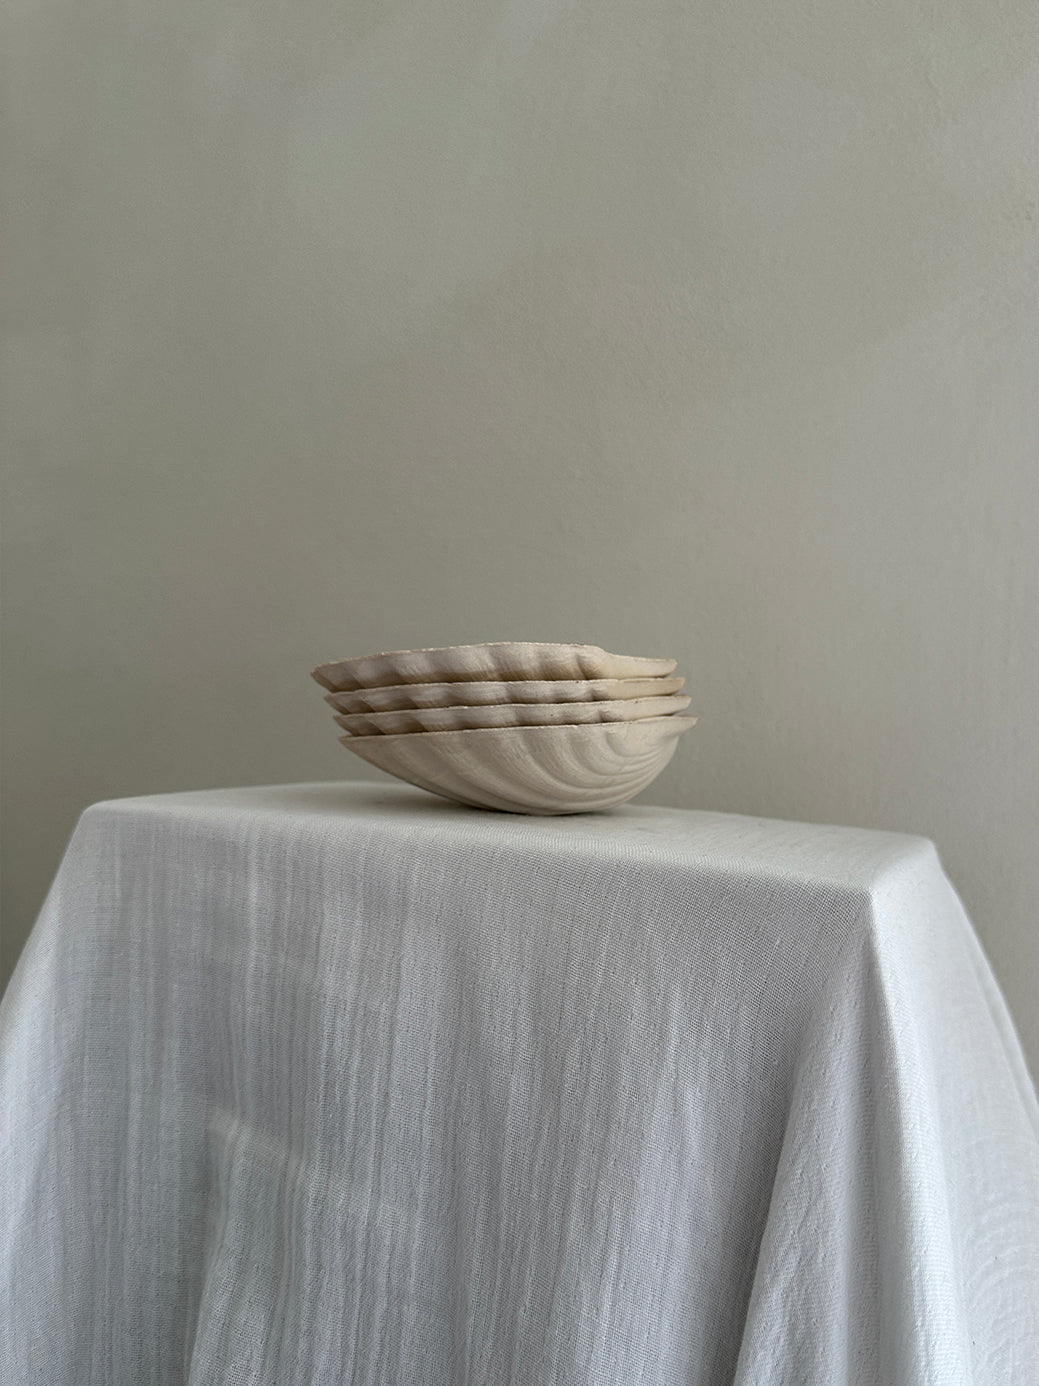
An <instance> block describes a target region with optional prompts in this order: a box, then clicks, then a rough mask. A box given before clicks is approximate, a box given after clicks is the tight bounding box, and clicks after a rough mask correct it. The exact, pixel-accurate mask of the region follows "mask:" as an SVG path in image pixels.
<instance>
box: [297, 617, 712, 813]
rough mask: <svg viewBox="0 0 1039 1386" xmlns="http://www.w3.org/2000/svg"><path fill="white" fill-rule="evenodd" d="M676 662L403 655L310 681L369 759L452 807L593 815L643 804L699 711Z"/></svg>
mask: <svg viewBox="0 0 1039 1386" xmlns="http://www.w3.org/2000/svg"><path fill="white" fill-rule="evenodd" d="M675 663H676V661H675V660H673V659H643V658H640V657H638V656H635V655H613V654H607V652H606V651H605V650H601V649H599V647H598V646H597V645H536V644H525V643H502V644H491V645H451V646H447V647H446V648H443V649H434V650H398V651H395V652H394V653H391V654H376V655H363V656H361V657H359V658H357V659H339V660H335V661H334V662H332V663H329V664H321V665H319V666H318V667H317V668H316V669H314V670H313V672H312V674H311V677H312V678H314V679H316V681H317V682H318V683H319V684H321V686H322V687H323V688H325V689H327V690H328V691H327V693H326V695H325V701H326V702H328V703H330V704H331V705H332V707H333V708H334V709H335V714H336V716H335V720H336V722H337V723H338V724H339V726H340V727H341V728H342V730H343V731H344V732H345V733H346V734H345V735H344V736H341V737H340V738H339V739H340V741H341V742H342V743H343V745H344V746H346V748H347V749H348V750H350V751H353V752H354V754H355V755H358V756H360V757H361V758H362V760H366V761H368V763H369V764H371V765H375V766H377V767H378V768H379V769H380V770H385V771H387V772H388V773H389V774H391V775H395V776H396V777H397V778H398V779H401V780H406V781H408V783H409V784H414V785H417V786H418V787H419V788H421V789H427V790H429V791H430V792H432V793H433V794H439V795H441V796H442V797H444V798H446V799H454V800H456V801H457V802H459V803H463V804H471V805H475V806H477V807H479V808H491V809H502V810H505V811H507V812H512V813H548V814H557V813H587V812H589V811H591V810H594V809H603V808H609V807H611V806H612V805H614V804H621V803H624V801H625V800H627V799H631V798H633V797H634V795H636V794H638V793H639V792H640V791H641V790H643V789H645V787H646V785H648V784H649V783H650V781H651V780H653V779H655V778H656V776H657V775H659V773H660V772H661V770H663V768H664V766H665V765H666V764H667V763H668V761H669V760H670V759H671V757H672V755H673V754H674V751H675V747H676V745H677V743H678V738H679V736H680V735H681V733H682V732H684V731H688V729H689V728H690V727H691V726H693V724H694V723H695V721H696V719H695V717H683V716H679V715H678V714H680V713H681V712H682V711H684V709H685V708H687V707H688V706H689V702H690V700H689V698H687V697H683V696H679V689H680V688H681V687H682V684H683V683H684V679H681V678H675V677H674V676H673V672H674V668H675Z"/></svg>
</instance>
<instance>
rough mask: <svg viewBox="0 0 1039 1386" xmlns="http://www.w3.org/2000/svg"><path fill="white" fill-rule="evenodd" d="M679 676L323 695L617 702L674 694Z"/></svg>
mask: <svg viewBox="0 0 1039 1386" xmlns="http://www.w3.org/2000/svg"><path fill="white" fill-rule="evenodd" d="M684 683H685V679H682V678H648V679H513V680H511V681H510V682H507V683H503V682H501V681H500V680H496V679H477V680H473V681H470V680H459V681H457V682H455V683H393V684H389V685H387V686H385V687H382V688H357V689H354V690H353V692H350V693H326V694H325V702H326V703H330V704H331V706H332V707H334V708H335V710H336V711H337V712H346V713H351V712H396V711H397V710H399V709H400V708H412V707H458V706H463V705H464V706H466V707H477V706H483V705H485V704H487V703H585V702H595V701H602V702H616V701H617V700H618V699H620V698H662V697H667V696H669V695H670V694H672V693H677V692H678V690H679V689H680V688H681V687H682V685H683V684H684Z"/></svg>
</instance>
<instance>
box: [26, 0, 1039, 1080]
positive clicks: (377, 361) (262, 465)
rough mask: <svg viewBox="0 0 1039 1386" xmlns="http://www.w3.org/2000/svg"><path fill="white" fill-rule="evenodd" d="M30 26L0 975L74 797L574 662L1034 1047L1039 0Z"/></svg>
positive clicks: (696, 782)
mask: <svg viewBox="0 0 1039 1386" xmlns="http://www.w3.org/2000/svg"><path fill="white" fill-rule="evenodd" d="M5 14H6V24H5V28H6V30H7V35H6V38H5V48H6V49H7V52H8V58H9V69H8V84H9V89H10V93H11V98H12V101H11V115H10V118H9V126H8V129H7V132H6V134H5V136H4V144H5V149H6V152H7V156H8V158H9V161H10V170H9V175H8V181H7V199H6V200H7V220H8V223H9V226H10V230H9V238H8V246H7V250H6V252H5V257H6V265H5V268H6V275H5V278H6V281H7V283H6V293H7V303H6V306H5V319H4V329H3V353H4V354H3V374H4V382H5V386H6V391H7V400H8V402H7V405H6V421H7V424H8V426H9V430H10V433H9V440H10V441H9V447H8V450H7V465H6V503H5V515H4V548H3V553H4V561H5V566H6V583H5V601H4V616H5V622H6V637H5V644H4V651H5V665H6V680H5V723H6V728H5V730H6V766H5V776H4V789H5V795H6V806H7V814H6V822H5V828H4V845H5V851H6V875H5V890H6V897H5V912H4V920H3V924H4V931H5V940H4V943H5V948H6V955H5V956H6V963H5V967H6V968H9V967H10V966H11V964H12V963H13V960H14V957H15V955H16V954H17V952H18V949H19V947H20V945H21V942H22V940H23V938H24V935H25V933H26V931H27V929H28V927H29V925H30V923H31V920H32V917H33V915H34V913H35V911H36V910H37V908H38V906H39V904H40V901H41V898H42V895H43V892H44V890H45V889H46V886H47V883H48V881H49V880H50V878H51V876H52V874H53V872H54V870H55V868H56V866H57V863H58V860H59V857H60V854H61V851H62V848H63V845H64V843H65V841H66V840H67V836H68V834H69V832H70V830H71V828H72V826H73V823H74V821H75V818H76V816H77V814H78V812H79V811H80V809H82V808H83V806H84V805H86V804H87V803H89V802H90V801H92V800H95V799H98V798H103V797H110V796H115V795H123V794H136V793H147V792H153V791H161V790H173V789H178V788H186V787H197V786H207V785H218V784H244V783H263V782H272V781H291V780H306V779H325V778H332V777H337V776H353V775H358V776H359V775H363V774H364V773H365V769H364V768H363V767H361V766H360V765H359V764H355V763H353V762H352V761H350V760H348V758H347V757H346V756H345V754H344V753H343V752H342V751H341V750H340V748H339V747H338V746H337V745H336V741H335V735H334V732H335V729H334V728H333V726H332V725H331V722H330V720H329V718H328V715H327V711H326V709H325V707H324V705H323V703H322V702H321V698H320V696H319V694H318V691H317V689H316V688H315V686H314V685H313V684H311V683H310V682H309V680H308V679H307V671H308V670H309V668H310V667H311V665H313V664H314V663H316V662H317V661H318V660H320V659H322V658H328V657H332V656H336V655H341V654H346V653H359V652H365V651H367V650H369V649H380V648H395V647H399V646H409V645H431V644H440V643H447V642H455V641H471V640H483V639H503V638H504V639H510V638H519V639H543V640H578V641H590V642H593V643H598V644H602V645H605V646H607V647H612V648H617V649H620V650H631V651H636V652H649V653H662V654H674V655H676V656H678V657H679V658H680V659H681V662H682V665H683V667H684V669H685V671H686V672H687V674H688V676H689V684H688V687H689V691H690V692H691V693H692V695H693V698H694V705H695V706H694V710H695V711H696V712H698V713H699V714H700V717H701V721H700V725H699V726H698V727H697V728H696V730H695V731H694V732H693V733H692V734H691V735H690V736H689V737H688V738H686V739H685V740H684V742H683V743H682V746H681V748H680V750H679V753H678V756H677V757H676V760H675V761H674V763H673V764H672V766H671V767H670V768H669V769H668V771H667V772H666V773H665V775H664V776H663V777H662V778H661V780H660V781H658V783H657V784H656V785H655V786H654V788H653V790H651V791H650V793H649V795H648V796H647V797H648V798H650V799H652V800H656V801H657V802H662V803H670V804H680V805H687V806H691V807H711V808H716V809H724V810H732V811H735V812H738V813H747V814H755V815H769V816H779V817H784V818H793V819H807V820H817V821H818V820H821V821H835V822H842V823H851V824H865V825H870V826H875V827H881V828H897V829H906V830H908V831H912V832H918V833H924V834H927V835H929V836H931V837H933V838H934V839H935V841H936V842H937V844H938V846H939V848H940V851H941V853H942V856H943V859H944V861H945V864H946V867H947V870H948V871H949V873H950V875H951V877H952V879H953V880H954V882H955V883H956V885H957V887H958V888H959V889H960V891H961V893H962V895H963V897H964V899H965V901H966V903H967V906H968V908H969V910H970V911H971V914H972V917H973V919H974V921H975V923H976V926H977V929H978V932H979V934H980V935H981V938H982V940H983V942H984V944H985V947H986V949H987V951H988V953H989V956H990V957H991V959H992V961H993V963H994V965H995V968H996V971H997V973H998V975H999V978H1000V980H1001V982H1002V984H1003V987H1004V989H1005V991H1006V994H1007V996H1008V998H1009V1001H1010V1003H1011V1007H1012V1009H1013V1011H1014V1013H1015V1016H1016V1019H1017V1022H1018V1025H1019V1027H1020V1029H1021V1032H1022V1035H1023V1037H1024V1038H1025V1041H1026V1044H1027V1046H1028V1048H1029V1051H1030V1054H1031V1059H1032V1063H1033V1067H1034V1068H1035V1067H1039V1008H1037V1007H1036V1006H1035V1004H1034V998H1035V995H1036V991H1037V988H1039V941H1037V934H1036V918H1037V909H1039V843H1037V827H1039V643H1037V641H1036V637H1035V626H1036V620H1035V612H1036V602H1037V588H1039V584H1037V578H1039V543H1037V522H1039V481H1037V466H1039V461H1037V454H1039V449H1037V443H1039V388H1037V387H1039V97H1037V93H1039V62H1037V59H1039V11H1037V9H1036V6H1035V4H1034V2H1033V0H1006V3H1003V4H1001V5H999V6H995V5H991V4H989V3H986V2H984V0H949V3H947V4H945V5H943V6H941V7H937V8H936V7H934V6H930V5H928V6H924V5H913V4H906V3H905V0H890V3H880V4H870V5H863V4H861V3H855V4H852V3H839V0H838V3H832V4H827V5H824V6H819V5H815V4H811V3H809V0H797V3H794V2H793V0H779V3H775V2H774V0H707V2H706V3H700V4H689V3H687V2H686V0H644V3H639V4H632V3H630V0H623V3H621V0H594V3H593V2H592V0H583V2H582V3H577V2H576V0H480V3H475V0H471V2H470V3H466V2H465V0H462V2H461V3H459V0H451V3H446V2H445V0H438V2H436V3H434V2H433V0H427V3H418V4H414V3H413V4H410V5H405V4H399V3H391V0H368V2H367V3H365V4H360V5H358V4H353V5H351V4H346V5H344V4H342V3H339V0H335V3H333V0H303V2H302V3H293V4H290V3H288V0H280V3H271V4H267V5H262V6H261V5H255V4H245V3H242V2H241V0H223V3H213V0H204V2H203V0H193V2H190V3H187V4H183V5H166V6H159V5H155V4H147V3H144V0H132V2H131V3H129V4H127V3H124V2H123V0H119V3H115V0H48V2H47V3H38V2H34V3H30V0H14V3H13V4H12V5H10V6H8V7H7V9H6V11H5ZM368 773H370V774H374V773H375V772H374V771H370V772H368Z"/></svg>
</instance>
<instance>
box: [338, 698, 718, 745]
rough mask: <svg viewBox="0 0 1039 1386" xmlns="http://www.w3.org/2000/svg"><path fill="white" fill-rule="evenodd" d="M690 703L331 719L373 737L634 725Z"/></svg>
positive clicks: (643, 701) (442, 710)
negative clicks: (565, 725)
mask: <svg viewBox="0 0 1039 1386" xmlns="http://www.w3.org/2000/svg"><path fill="white" fill-rule="evenodd" d="M691 702H692V699H691V698H624V699H620V700H618V701H617V702H602V703H600V702H589V703H496V704H492V705H488V706H486V707H425V708H400V709H398V710H397V711H396V712H351V713H340V714H339V715H338V716H337V717H336V719H335V720H336V721H337V722H338V723H339V725H340V726H341V727H342V729H343V731H346V732H350V733H351V735H353V736H378V735H387V734H388V735H394V734H398V733H404V732H424V731H462V730H464V729H466V728H474V727H541V726H554V725H557V724H559V723H560V722H569V723H571V724H578V723H582V722H635V721H638V720H639V719H640V718H643V717H668V716H670V715H671V714H673V713H675V712H681V711H683V709H685V708H687V707H688V706H689V704H690V703H691Z"/></svg>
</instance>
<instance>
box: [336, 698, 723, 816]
mask: <svg viewBox="0 0 1039 1386" xmlns="http://www.w3.org/2000/svg"><path fill="white" fill-rule="evenodd" d="M694 721H695V718H692V717H681V716H672V717H653V718H647V719H645V720H643V721H638V722H600V723H596V724H594V725H589V726H574V725H572V724H567V725H564V726H555V727H498V728H490V727H487V728H482V729H476V730H470V731H438V732H414V733H411V734H406V735H402V736H343V737H340V738H339V739H340V741H341V742H342V743H343V745H344V746H346V748H347V749H348V750H350V751H353V752H354V754H355V755H358V756H360V757H361V759H362V760H366V761H367V762H368V763H369V764H370V765H375V766H377V767H378V768H379V769H380V770H385V771H387V773H389V774H391V775H395V776H396V777H397V779H400V780H406V781H407V782H408V783H409V784H414V785H417V786H418V787H419V788H420V789H428V790H429V791H430V792H431V793H433V794H439V795H441V796H442V797H443V798H445V799H454V800H456V801H457V802H458V803H462V804H471V805H474V806H475V807H478V808H492V809H503V810H505V811H507V812H511V813H544V814H561V813H587V812H590V811H592V810H594V809H604V808H611V807H612V806H613V805H615V804H623V803H624V802H625V801H626V800H628V799H632V798H634V796H635V795H636V794H638V793H639V792H640V791H641V790H643V789H645V788H646V786H647V785H648V784H650V783H651V782H652V781H653V780H654V779H656V777H657V775H659V774H660V772H661V770H663V768H664V766H665V765H667V763H668V761H669V760H670V759H671V757H672V756H673V755H674V752H675V747H676V745H677V744H678V738H679V736H680V735H681V734H682V733H683V732H685V731H688V730H689V728H690V727H691V726H692V725H693V723H694Z"/></svg>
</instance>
